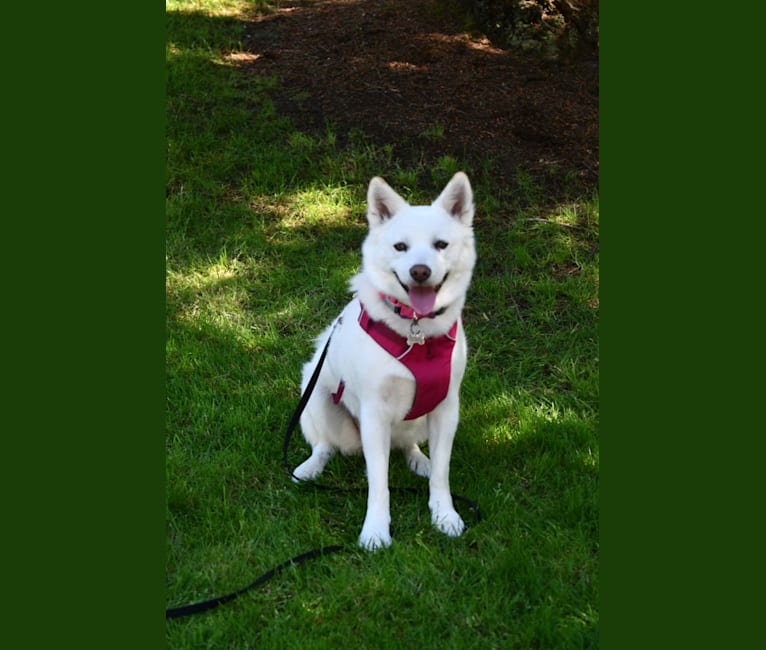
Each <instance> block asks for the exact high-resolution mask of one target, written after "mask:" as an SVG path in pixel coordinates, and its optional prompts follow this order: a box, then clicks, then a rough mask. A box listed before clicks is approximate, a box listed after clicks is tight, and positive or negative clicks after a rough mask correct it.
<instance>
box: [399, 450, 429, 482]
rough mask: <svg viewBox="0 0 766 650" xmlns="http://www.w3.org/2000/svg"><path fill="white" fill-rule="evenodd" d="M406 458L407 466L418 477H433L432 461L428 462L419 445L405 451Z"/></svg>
mask: <svg viewBox="0 0 766 650" xmlns="http://www.w3.org/2000/svg"><path fill="white" fill-rule="evenodd" d="M404 456H405V457H406V458H407V465H409V468H410V469H411V470H412V471H413V472H415V474H417V475H418V476H422V477H424V478H428V477H429V476H430V475H431V461H430V460H428V456H426V455H425V454H424V453H423V452H422V451H420V447H418V446H417V444H414V443H413V445H412V447H410V448H409V449H406V450H405V451H404Z"/></svg>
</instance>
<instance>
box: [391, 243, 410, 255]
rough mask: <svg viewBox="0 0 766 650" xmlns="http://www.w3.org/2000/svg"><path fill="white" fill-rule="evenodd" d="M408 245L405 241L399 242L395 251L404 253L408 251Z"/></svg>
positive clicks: (395, 245) (395, 246)
mask: <svg viewBox="0 0 766 650" xmlns="http://www.w3.org/2000/svg"><path fill="white" fill-rule="evenodd" d="M407 248H408V247H407V244H405V243H404V242H403V241H400V242H397V243H396V244H394V249H396V250H398V251H399V252H400V253H403V252H404V251H406V250H407Z"/></svg>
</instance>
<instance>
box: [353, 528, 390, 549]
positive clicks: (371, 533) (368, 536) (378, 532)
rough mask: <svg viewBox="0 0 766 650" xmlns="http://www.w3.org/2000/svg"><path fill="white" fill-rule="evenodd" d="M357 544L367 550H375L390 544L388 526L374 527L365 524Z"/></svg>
mask: <svg viewBox="0 0 766 650" xmlns="http://www.w3.org/2000/svg"><path fill="white" fill-rule="evenodd" d="M359 546H361V547H362V548H363V549H365V550H367V551H377V550H378V549H379V548H388V547H389V546H391V533H389V532H388V526H385V527H383V528H375V527H373V526H367V525H366V524H365V526H364V527H362V533H361V534H360V535H359Z"/></svg>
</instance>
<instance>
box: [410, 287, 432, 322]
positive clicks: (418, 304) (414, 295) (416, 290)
mask: <svg viewBox="0 0 766 650" xmlns="http://www.w3.org/2000/svg"><path fill="white" fill-rule="evenodd" d="M409 299H410V306H411V307H412V308H413V309H414V310H415V313H417V315H418V316H425V315H426V314H430V313H431V312H432V311H433V310H434V305H435V304H436V291H435V290H434V288H433V287H410V293H409Z"/></svg>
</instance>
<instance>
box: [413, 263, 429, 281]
mask: <svg viewBox="0 0 766 650" xmlns="http://www.w3.org/2000/svg"><path fill="white" fill-rule="evenodd" d="M410 276H411V277H412V279H413V280H415V282H420V283H422V282H425V281H426V280H428V278H430V277H431V269H429V268H428V267H427V266H426V265H425V264H415V265H414V266H412V267H411V268H410Z"/></svg>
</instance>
